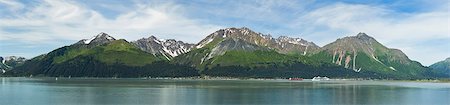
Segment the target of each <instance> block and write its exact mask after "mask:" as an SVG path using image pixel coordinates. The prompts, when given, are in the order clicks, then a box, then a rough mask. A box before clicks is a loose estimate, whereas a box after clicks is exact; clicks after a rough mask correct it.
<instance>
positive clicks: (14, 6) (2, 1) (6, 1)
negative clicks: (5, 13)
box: [0, 0, 25, 11]
mask: <svg viewBox="0 0 450 105" xmlns="http://www.w3.org/2000/svg"><path fill="white" fill-rule="evenodd" d="M0 5H5V6H8V7H9V8H10V10H13V11H14V10H18V9H23V8H24V7H25V6H24V5H23V4H22V3H18V2H15V1H13V0H0Z"/></svg>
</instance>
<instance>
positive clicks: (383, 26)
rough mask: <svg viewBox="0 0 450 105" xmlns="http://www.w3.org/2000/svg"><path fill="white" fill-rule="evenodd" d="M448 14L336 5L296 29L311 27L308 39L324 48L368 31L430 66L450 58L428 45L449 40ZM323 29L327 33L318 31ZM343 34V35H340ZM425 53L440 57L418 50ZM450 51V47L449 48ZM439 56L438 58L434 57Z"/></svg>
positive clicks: (318, 11) (312, 15)
mask: <svg viewBox="0 0 450 105" xmlns="http://www.w3.org/2000/svg"><path fill="white" fill-rule="evenodd" d="M448 19H449V13H448V11H447V10H446V8H445V9H442V8H440V9H438V10H433V11H429V12H422V13H399V12H395V11H392V10H390V9H387V8H385V7H383V6H373V5H360V4H344V3H336V4H334V5H329V6H326V7H322V8H319V9H316V10H314V11H311V12H309V13H308V14H306V15H304V16H302V17H300V18H299V19H298V21H301V22H300V23H297V24H293V27H312V28H310V29H306V32H307V34H311V35H315V36H309V37H313V39H316V38H322V40H321V41H319V45H324V44H326V43H329V42H331V41H334V40H335V39H336V38H339V37H344V36H349V35H356V34H357V33H358V32H365V33H367V34H369V35H371V36H373V37H375V38H376V39H377V40H378V41H380V42H381V43H383V44H385V45H386V46H387V47H391V48H398V49H401V50H403V51H404V52H405V53H406V54H407V55H409V57H410V58H412V59H414V60H420V61H421V62H422V63H424V64H426V65H428V64H431V63H433V62H436V61H438V60H440V59H444V58H446V57H448V56H450V52H448V50H446V49H441V48H438V47H434V48H433V45H430V44H427V43H421V42H426V41H428V40H436V39H450V34H449V26H448V25H449V20H448ZM317 27H324V29H325V30H322V29H316V28H317ZM337 32H340V33H337ZM424 46H428V47H431V48H428V49H421V50H422V51H425V52H436V53H435V54H437V56H441V58H433V59H430V56H426V55H424V54H420V53H416V52H422V51H418V49H420V48H423V47H424ZM447 48H450V46H447ZM433 57H436V56H433Z"/></svg>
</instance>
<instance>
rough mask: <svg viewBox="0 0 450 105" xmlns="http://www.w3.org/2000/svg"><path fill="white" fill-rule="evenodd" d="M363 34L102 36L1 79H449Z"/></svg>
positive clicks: (237, 31)
mask: <svg viewBox="0 0 450 105" xmlns="http://www.w3.org/2000/svg"><path fill="white" fill-rule="evenodd" d="M449 75H450V74H448V73H445V71H441V70H435V69H432V68H429V67H425V66H423V65H422V64H420V63H419V62H416V61H412V60H410V59H409V58H408V56H407V55H405V54H404V53H403V52H402V51H401V50H399V49H393V48H388V47H386V46H384V45H383V44H381V43H379V42H378V41H377V40H376V39H374V38H373V37H370V36H369V35H367V34H365V33H359V34H357V35H355V36H348V37H343V38H339V39H337V40H336V41H334V42H332V43H329V44H327V45H325V46H323V47H320V46H317V45H316V44H314V43H313V42H310V41H306V40H304V39H301V38H291V37H286V36H280V37H277V38H275V37H272V36H270V35H266V34H262V33H258V32H254V31H252V30H250V29H249V28H245V27H243V28H226V29H220V30H217V31H215V32H214V33H211V34H209V35H208V36H207V37H206V38H204V39H203V40H201V41H200V42H198V43H197V44H191V43H185V42H183V41H178V40H174V39H168V40H161V39H158V38H156V37H154V36H150V37H148V38H142V39H139V40H136V41H127V40H124V39H115V38H114V37H112V36H110V35H108V34H106V33H100V34H98V35H96V36H94V37H92V38H90V39H82V40H80V41H78V42H76V43H74V44H72V45H68V46H63V47H61V48H57V49H55V50H53V51H51V52H49V53H47V54H42V55H40V56H37V57H34V58H32V59H29V60H26V61H23V62H22V63H20V65H18V66H15V67H14V68H8V69H7V71H6V72H5V73H4V74H3V76H50V77H194V76H214V77H215V76H217V77H237V78H289V77H301V78H312V77H315V76H327V77H331V78H371V79H432V78H448V77H450V76H449Z"/></svg>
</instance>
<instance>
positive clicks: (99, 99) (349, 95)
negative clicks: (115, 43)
mask: <svg viewBox="0 0 450 105" xmlns="http://www.w3.org/2000/svg"><path fill="white" fill-rule="evenodd" d="M0 93H1V94H0V104H1V105H13V104H20V105H62V104H64V105H65V104H159V105H167V104H203V105H214V104H245V105H247V104H259V105H260V104H422V105H423V104H427V105H449V104H450V102H449V99H450V84H449V83H425V82H399V81H319V82H312V81H308V80H305V81H288V80H155V79H73V78H72V79H67V78H59V79H58V80H55V78H1V85H0Z"/></svg>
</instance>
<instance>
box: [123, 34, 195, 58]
mask: <svg viewBox="0 0 450 105" xmlns="http://www.w3.org/2000/svg"><path fill="white" fill-rule="evenodd" d="M132 43H133V45H135V46H136V47H138V48H139V49H141V50H143V51H145V52H148V53H151V54H153V55H155V56H156V55H162V56H164V57H165V58H166V59H167V60H171V59H172V58H173V57H176V56H178V55H180V54H184V53H187V52H189V51H191V49H192V48H193V47H194V44H189V43H184V42H183V41H177V40H174V39H168V40H160V39H158V38H156V37H155V36H150V37H148V38H142V39H139V40H137V41H133V42H132Z"/></svg>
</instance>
